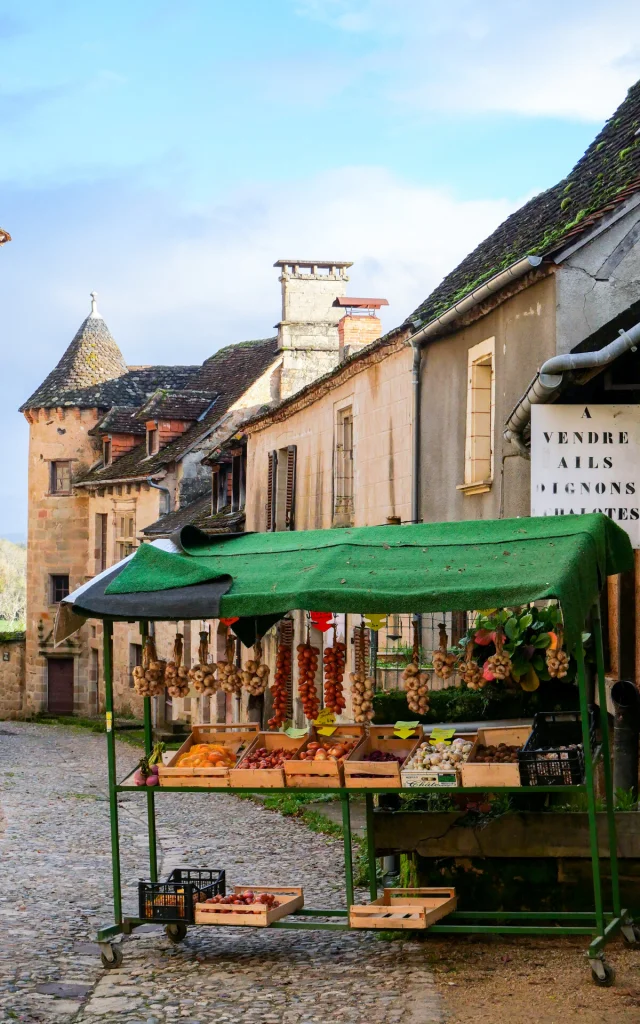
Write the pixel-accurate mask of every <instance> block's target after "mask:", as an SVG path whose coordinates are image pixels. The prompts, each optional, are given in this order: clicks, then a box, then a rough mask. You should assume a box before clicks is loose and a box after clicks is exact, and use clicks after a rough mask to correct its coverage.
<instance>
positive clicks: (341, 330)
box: [334, 296, 389, 362]
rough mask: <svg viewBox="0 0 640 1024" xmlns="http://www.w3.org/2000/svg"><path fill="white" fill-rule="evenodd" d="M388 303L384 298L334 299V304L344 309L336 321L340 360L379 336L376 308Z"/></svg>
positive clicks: (344, 297) (380, 333)
mask: <svg viewBox="0 0 640 1024" xmlns="http://www.w3.org/2000/svg"><path fill="white" fill-rule="evenodd" d="M388 305H389V303H388V302H387V300H386V299H350V298H347V297H346V296H340V297H338V298H337V299H336V300H335V302H334V306H337V307H338V308H339V309H346V313H345V315H344V316H343V317H342V319H341V320H340V321H339V322H338V342H339V355H340V362H342V360H343V359H347V358H348V357H349V356H351V355H353V353H354V352H357V351H358V350H359V349H361V348H364V347H365V346H366V345H370V344H371V342H373V341H377V340H378V338H379V337H381V335H382V324H381V322H380V318H379V317H378V316H377V315H376V310H378V309H380V307H381V306H388Z"/></svg>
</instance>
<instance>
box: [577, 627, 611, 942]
mask: <svg viewBox="0 0 640 1024" xmlns="http://www.w3.org/2000/svg"><path fill="white" fill-rule="evenodd" d="M576 661H577V662H578V691H579V694H580V717H581V718H582V745H583V747H584V765H585V781H586V786H587V811H588V815H589V842H590V846H591V866H592V871H593V896H594V902H595V913H596V925H597V929H598V935H604V909H603V906H602V883H601V880H600V854H599V850H598V825H597V818H596V794H595V785H594V777H593V751H592V750H591V736H590V734H589V705H588V702H587V684H586V678H585V671H584V647H583V645H582V640H579V641H578V643H577V645H576Z"/></svg>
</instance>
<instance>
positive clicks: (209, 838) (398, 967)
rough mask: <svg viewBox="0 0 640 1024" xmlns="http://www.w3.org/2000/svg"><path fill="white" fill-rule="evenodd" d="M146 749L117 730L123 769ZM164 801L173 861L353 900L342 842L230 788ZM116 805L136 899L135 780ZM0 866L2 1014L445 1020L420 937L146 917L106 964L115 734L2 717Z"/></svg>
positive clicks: (7, 1017)
mask: <svg viewBox="0 0 640 1024" xmlns="http://www.w3.org/2000/svg"><path fill="white" fill-rule="evenodd" d="M137 757H138V754H137V753H136V750H135V749H133V748H131V747H128V746H126V745H125V744H118V762H119V771H118V774H119V776H120V777H122V775H124V773H125V770H126V769H129V768H130V767H132V766H133V764H134V763H135V761H136V759H137ZM157 807H158V826H159V838H160V855H161V871H162V874H164V873H166V872H168V871H169V870H171V868H172V867H176V866H179V865H183V866H193V867H215V868H217V867H224V868H226V871H227V881H228V883H229V884H243V885H244V884H251V883H253V884H264V885H269V884H281V883H286V884H300V885H303V886H304V891H305V902H306V904H307V906H314V905H315V906H321V905H323V904H324V905H330V906H331V905H333V906H340V905H342V906H344V894H343V891H342V885H343V871H342V844H341V842H339V841H338V842H337V841H335V840H333V839H330V838H328V837H326V836H322V835H318V834H316V833H313V832H310V831H309V830H308V829H307V828H306V827H305V826H304V825H302V824H300V823H298V822H295V821H293V820H291V819H285V818H282V817H280V816H279V815H276V814H274V813H273V812H270V811H266V810H264V808H262V807H260V806H258V805H256V804H254V803H252V802H249V801H240V800H238V799H236V798H235V797H232V796H230V795H226V796H225V795H222V794H221V795H216V796H206V795H202V796H201V795H199V794H188V793H185V794H182V795H180V794H170V793H167V794H164V795H162V796H161V797H160V798H158V799H157ZM120 817H121V835H122V866H123V867H122V877H123V887H124V901H125V912H128V913H131V914H135V913H136V882H137V880H138V878H140V877H142V876H145V875H146V874H147V863H146V856H147V852H146V820H145V819H146V803H145V801H144V798H143V797H142V796H138V795H137V794H136V795H133V794H132V795H129V794H125V795H124V796H123V798H122V801H121V804H120ZM0 870H1V872H2V876H1V883H0V914H1V918H2V922H3V929H4V942H3V943H2V946H1V947H0V1021H1V1022H3V1024H4V1022H5V1021H14V1020H18V1021H23V1022H25V1024H41V1022H47V1024H48V1022H52V1024H67V1022H69V1024H102V1022H104V1024H111V1022H116V1021H117V1022H118V1024H168V1022H173V1021H177V1022H180V1024H218V1022H220V1024H222V1022H230V1024H311V1022H316V1021H318V1022H323V1024H334V1022H335V1024H383V1022H384V1024H394V1022H396V1021H402V1022H403V1024H433V1022H441V1021H442V1020H443V1015H442V1010H441V1004H440V1000H439V997H438V994H437V992H436V989H435V987H434V984H433V976H432V974H431V972H430V971H429V969H428V966H427V960H426V954H425V950H424V947H423V946H422V945H421V944H418V943H415V942H406V941H403V940H400V941H392V942H385V941H382V940H381V938H380V937H379V936H377V935H375V934H373V933H362V934H354V933H351V934H344V935H342V934H341V935H337V934H336V933H335V932H331V931H328V932H322V931H314V932H304V933H302V932H294V931H286V930H284V929H283V930H271V929H264V930H259V929H249V928H247V929H242V928H229V929H222V928H212V929H205V928H198V929H191V930H190V931H189V934H188V936H187V938H186V940H185V941H184V942H183V943H182V944H180V945H179V946H173V945H172V944H171V943H170V942H169V941H168V939H167V938H166V936H165V934H164V932H163V931H162V930H160V929H157V928H153V927H150V926H145V928H144V929H142V930H140V932H136V933H134V935H133V936H132V937H131V938H127V939H124V940H123V944H122V949H123V951H124V963H123V966H122V967H121V968H120V969H119V970H115V971H110V972H107V971H104V970H103V969H102V967H101V964H100V959H99V956H98V947H97V946H93V945H92V938H93V936H94V935H95V931H96V928H97V927H98V926H99V925H101V924H105V923H109V922H110V920H111V913H112V911H111V906H110V898H111V858H110V849H109V813H108V805H107V802H106V751H105V740H104V736H100V735H93V734H91V733H87V732H85V731H84V730H81V729H68V728H63V727H59V726H48V725H33V724H25V723H16V722H8V723H7V722H4V723H3V722H0ZM364 898H366V897H365V896H364V894H363V899H364ZM57 986H59V987H57Z"/></svg>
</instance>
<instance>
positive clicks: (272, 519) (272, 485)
mask: <svg viewBox="0 0 640 1024" xmlns="http://www.w3.org/2000/svg"><path fill="white" fill-rule="evenodd" d="M277 469H278V453H277V452H276V451H273V452H269V464H268V470H267V504H266V512H267V523H266V528H267V531H268V532H270V533H272V532H273V531H274V530H275V528H276V472H277Z"/></svg>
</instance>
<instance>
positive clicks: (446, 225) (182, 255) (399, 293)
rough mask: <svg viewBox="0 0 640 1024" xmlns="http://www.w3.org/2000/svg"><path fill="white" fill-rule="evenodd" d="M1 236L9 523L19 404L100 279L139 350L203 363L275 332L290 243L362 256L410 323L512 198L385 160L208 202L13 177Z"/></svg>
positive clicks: (12, 522) (362, 285)
mask: <svg viewBox="0 0 640 1024" xmlns="http://www.w3.org/2000/svg"><path fill="white" fill-rule="evenodd" d="M5 198H6V200H7V208H11V210H12V217H11V231H12V234H13V238H14V240H13V241H12V242H11V243H10V244H9V245H7V246H5V247H3V249H2V251H1V252H0V260H1V263H2V268H1V269H2V279H3V296H4V297H3V307H2V315H3V374H2V376H1V377H0V431H1V432H2V437H3V438H4V441H5V444H4V472H5V480H6V481H7V486H6V487H5V494H4V497H5V501H4V504H3V506H2V518H1V519H0V535H1V534H2V533H3V532H4V531H7V530H9V531H11V530H20V529H22V524H23V509H24V501H25V499H26V451H25V443H26V427H25V424H24V422H23V421H22V419H21V417H20V416H19V415H18V414H17V411H16V410H17V407H18V405H19V404H20V403H21V402H22V401H24V400H25V399H26V398H27V397H28V395H29V394H30V393H31V392H32V391H33V390H34V389H35V387H36V386H37V385H38V384H39V383H40V382H41V381H42V380H43V379H44V377H45V376H46V374H47V373H48V372H49V370H50V369H52V367H53V366H54V365H55V363H56V362H57V361H58V359H59V358H60V356H61V355H62V352H63V351H64V349H65V348H66V346H67V345H68V343H69V341H70V340H71V338H72V337H73V334H74V333H75V331H76V329H77V327H78V326H79V324H80V323H81V321H82V320H83V318H84V317H85V316H86V314H87V313H88V311H89V292H90V291H91V290H92V289H93V288H95V289H96V290H97V291H98V294H99V299H98V302H99V308H100V310H101V312H102V313H103V315H104V317H105V320H106V322H107V323H108V325H109V327H110V328H111V331H112V333H113V334H114V336H115V338H116V340H117V341H118V343H119V345H120V347H121V349H122V351H123V353H124V355H125V358H126V359H127V361H128V362H129V363H132V364H133V363H199V362H201V361H202V360H203V359H205V358H206V357H207V356H209V355H211V353H212V352H214V351H215V350H216V349H217V348H219V347H220V346H221V345H224V344H228V343H230V342H234V341H239V340H242V339H245V338H256V337H268V336H269V335H271V334H274V333H275V331H274V330H273V325H274V324H275V323H276V321H277V320H279V319H280V285H279V283H278V271H277V270H276V269H275V268H274V267H273V262H274V260H276V259H279V258H283V257H297V258H302V259H311V258H314V257H315V258H318V259H349V260H353V261H354V266H353V268H352V270H351V282H350V286H349V290H350V291H351V294H356V295H375V296H382V297H384V298H387V299H388V300H389V302H390V306H389V308H388V310H386V311H385V322H384V326H385V328H391V327H393V326H395V325H396V324H399V323H400V322H401V321H402V320H403V319H404V317H405V316H406V315H407V314H408V313H410V312H411V311H412V310H413V309H414V308H415V307H416V306H418V305H419V304H420V303H421V302H422V301H423V299H424V298H426V296H427V295H428V293H429V292H430V291H431V289H432V288H433V287H434V286H435V285H436V284H437V283H438V282H439V280H440V279H441V278H442V277H443V275H444V274H446V273H447V272H448V271H449V270H451V269H452V268H453V267H454V266H455V264H456V263H457V262H458V261H459V260H460V259H461V258H462V257H463V256H464V255H465V254H466V253H467V252H468V251H469V250H470V249H472V248H473V247H474V246H475V245H476V244H477V243H478V242H479V241H480V240H481V239H482V238H483V237H484V236H485V235H487V234H488V233H489V232H490V231H491V230H492V229H493V228H494V227H495V226H496V225H497V224H498V223H499V222H500V221H501V220H502V219H503V218H504V217H505V216H507V215H508V214H509V213H510V212H511V210H512V208H513V204H512V203H509V202H507V201H502V200H490V201H462V200H459V199H456V198H455V197H454V196H453V195H452V194H449V193H447V192H445V191H438V190H435V189H431V188H424V187H420V186H418V185H415V184H411V183H409V182H407V181H405V180H402V179H400V178H398V177H395V176H394V175H392V174H391V173H389V172H388V171H386V170H383V169H378V168H371V167H352V168H345V169H342V170H336V171H333V172H331V173H327V174H322V175H318V176H317V177H315V178H311V179H309V180H305V181H292V182H290V183H288V184H287V185H282V186H280V187H279V188H273V187H270V186H269V187H268V186H266V185H265V186H263V187H255V188H253V189H252V190H247V189H245V190H241V191H238V192H237V193H236V194H234V195H225V196H222V197H218V198H217V201H216V202H215V203H213V202H212V203H211V204H210V205H208V206H202V207H200V208H198V209H193V208H185V207H184V206H183V207H180V206H178V205H177V204H176V202H175V199H174V197H173V196H171V195H168V194H160V193H152V192H150V191H149V190H144V191H142V190H141V191H139V192H137V191H135V190H134V189H132V188H131V187H129V186H124V185H122V184H121V183H118V182H102V183H76V184H74V185H73V186H68V187H67V188H60V189H57V190H48V191H47V190H43V191H41V192H37V191H35V190H32V191H22V192H20V191H15V190H12V191H11V193H10V194H9V193H7V195H6V197H5Z"/></svg>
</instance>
